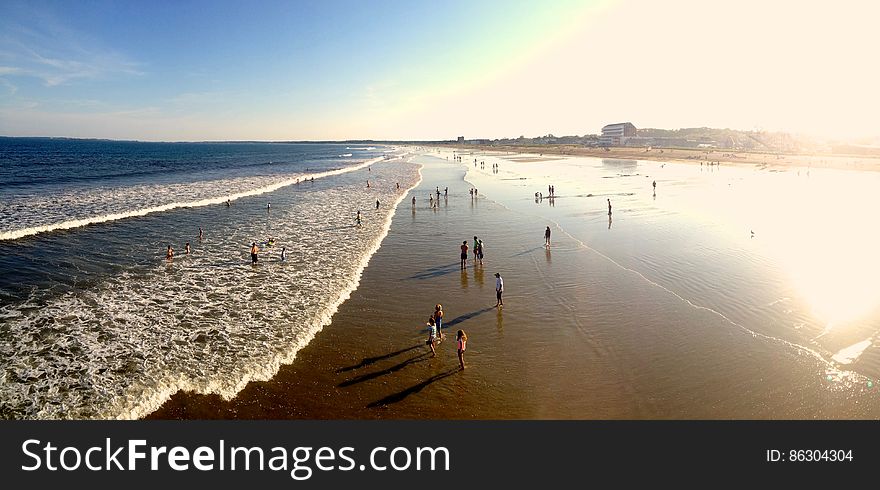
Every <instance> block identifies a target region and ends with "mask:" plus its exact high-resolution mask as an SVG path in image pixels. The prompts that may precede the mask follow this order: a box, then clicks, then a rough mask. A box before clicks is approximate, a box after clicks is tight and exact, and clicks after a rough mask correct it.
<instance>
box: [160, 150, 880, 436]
mask: <svg viewBox="0 0 880 490" xmlns="http://www.w3.org/2000/svg"><path fill="white" fill-rule="evenodd" d="M436 155H437V156H422V157H418V158H416V159H415V160H414V162H416V163H420V164H422V165H423V168H422V169H421V173H422V182H421V184H420V185H419V186H418V187H417V188H416V189H414V190H413V191H411V193H410V194H408V195H407V196H406V197H405V198H404V200H403V201H402V202H401V204H400V205H399V207H398V208H397V211H396V213H395V215H394V218H393V222H392V225H391V229H390V231H389V234H388V236H387V237H386V239H385V240H384V242H383V243H382V245H381V248H380V249H379V250H378V252H377V253H376V254H375V255H374V256H373V257H372V259H371V260H370V262H369V265H368V267H367V268H366V269H365V271H364V274H363V277H362V278H361V281H360V285H359V286H358V288H357V290H356V291H355V292H354V293H353V294H352V296H351V298H350V299H349V300H348V301H346V302H345V303H343V304H342V305H341V306H340V308H339V310H338V311H337V313H336V314H335V315H334V317H333V319H332V322H331V324H330V325H328V326H327V327H325V328H324V329H323V330H322V331H320V332H319V333H318V334H317V335H316V336H315V338H314V339H313V340H312V341H311V342H310V343H309V344H308V345H307V346H306V347H304V348H303V349H302V350H301V351H299V352H298V354H297V356H296V359H295V360H294V361H293V362H292V364H289V365H285V366H282V367H281V369H280V371H279V373H278V374H277V375H276V376H275V377H274V378H273V379H271V380H270V381H267V382H252V383H250V384H248V385H247V387H245V388H244V389H243V390H242V391H241V392H240V393H239V394H238V395H237V396H236V397H235V398H233V399H232V400H229V401H225V400H223V399H221V398H220V397H219V396H202V395H195V394H192V393H185V392H180V393H177V394H176V395H174V396H173V397H172V398H171V400H170V401H168V402H167V403H165V404H164V405H163V406H162V407H161V408H160V409H159V410H158V411H156V412H154V413H153V414H151V415H150V416H149V418H154V419H165V418H170V419H203V418H205V419H213V418H244V419H266V418H268V419H286V418H307V419H346V418H358V419H386V418H390V419H401V418H429V419H464V418H478V419H516V418H524V419H535V418H539V419H605V418H611V419H614V418H625V419H631V418H649V419H650V418H677V419H694V418H697V419H700V418H770V419H773V418H863V417H876V416H878V415H880V405H878V404H877V403H876V402H875V395H874V394H873V393H871V392H870V391H866V390H862V389H859V388H858V386H857V385H858V381H856V382H846V383H843V384H841V385H835V386H832V387H829V383H828V380H830V379H831V374H829V375H828V379H826V377H825V373H826V372H828V373H832V372H836V371H835V370H834V366H832V365H831V363H829V362H828V361H826V360H825V358H824V357H823V355H821V354H817V353H816V352H814V351H813V349H814V348H813V347H811V345H810V344H809V343H807V344H804V345H802V344H799V343H797V341H796V340H791V339H790V338H788V337H786V336H785V335H778V334H775V333H773V332H771V331H766V332H765V331H762V330H760V329H756V330H752V329H750V328H749V326H750V325H749V324H748V311H747V310H748V307H743V308H742V310H743V319H740V318H739V317H738V316H736V314H730V313H727V314H723V313H721V311H724V310H723V309H722V308H720V307H719V308H715V307H713V306H711V304H710V306H702V305H699V304H696V303H695V302H694V301H692V300H690V299H688V298H687V294H686V293H685V292H677V291H675V290H673V288H671V287H667V286H664V285H663V281H662V280H660V279H652V278H651V277H650V276H649V275H647V274H646V273H643V272H640V271H639V270H638V269H637V268H636V266H635V265H631V264H628V263H625V262H623V261H622V260H621V259H618V260H615V259H613V258H611V257H610V256H609V255H607V254H606V253H603V252H601V251H600V250H601V247H602V246H604V245H603V243H602V241H603V240H608V239H614V238H602V237H614V236H615V235H613V234H612V231H613V232H614V233H620V234H621V235H617V236H618V237H620V238H617V239H622V240H624V241H623V242H620V243H623V244H628V245H625V246H627V247H633V244H635V243H638V241H637V239H635V238H633V237H631V236H628V235H627V234H626V233H627V231H619V232H618V231H617V228H620V227H621V226H624V227H625V226H626V225H620V224H617V225H615V226H616V227H617V228H614V229H612V222H611V220H610V219H608V220H607V225H606V219H605V217H604V215H603V214H602V213H604V210H601V209H600V210H599V211H598V212H596V213H588V214H587V215H582V214H580V213H578V214H576V215H573V214H571V210H572V209H573V208H568V207H567V206H571V205H572V203H578V202H580V201H574V200H567V201H566V200H564V199H562V198H560V199H559V202H560V204H559V205H557V206H555V207H549V206H546V205H545V206H541V207H540V209H541V210H542V211H541V212H540V213H539V212H533V211H529V210H528V209H529V208H527V207H526V205H528V204H529V201H530V200H529V199H528V198H526V199H524V200H519V198H516V197H510V198H509V199H512V200H509V201H506V202H509V203H511V204H510V205H503V204H501V203H500V202H499V201H496V200H494V199H493V193H495V195H496V196H497V197H498V198H499V199H500V198H501V197H502V196H501V195H500V194H497V193H500V192H504V191H503V190H502V189H503V188H502V187H500V186H501V185H502V184H503V182H502V180H503V179H501V178H500V176H495V175H492V174H489V173H488V171H486V172H483V173H481V174H479V175H476V177H479V178H481V179H484V180H483V182H485V184H483V183H481V184H480V186H483V185H486V186H487V187H486V188H485V189H479V191H480V196H479V197H478V198H477V199H471V197H470V196H469V194H468V190H469V189H470V188H471V187H472V185H471V182H468V181H465V180H464V179H465V173H466V170H467V168H466V167H469V165H467V164H466V165H462V164H458V163H455V162H453V161H452V160H451V159H446V158H445V156H444V155H445V154H443V153H437V154H436ZM446 156H448V155H446ZM492 161H495V160H492ZM493 174H494V172H493ZM490 178H495V179H496V180H495V181H494V183H493V182H491V181H490V180H488V179H490ZM496 185H497V186H496ZM438 186H439V188H440V189H441V198H440V206H439V208H437V209H431V208H430V207H429V206H428V202H429V201H428V196H429V193H431V192H433V190H434V189H435V187H438ZM446 187H448V188H449V196H448V198H446V199H444V198H443V197H442V190H443V189H444V188H446ZM517 192H519V191H517ZM525 192H526V191H524V194H523V195H524V196H528V195H529V194H525ZM413 195H414V196H415V197H416V206H415V207H413V206H412V205H411V198H412V196H413ZM655 198H656V196H655ZM615 199H618V198H615ZM502 201H503V199H502ZM602 202H603V203H604V199H602ZM517 203H521V204H517ZM536 204H537V201H536ZM520 206H521V207H520ZM600 206H601V205H600ZM535 209H537V208H535ZM617 209H619V208H615V213H616V214H615V220H616V221H618V220H626V219H627V218H626V216H627V215H626V213H627V210H626V208H623V209H622V210H621V211H617ZM541 213H556V214H557V215H558V217H557V218H545V216H551V215H546V214H544V215H542V214H541ZM619 213H623V214H621V217H620V218H617V214H619ZM571 217H575V218H577V220H578V222H582V223H583V226H585V227H587V228H585V230H587V231H588V232H589V233H590V235H589V236H595V237H596V238H595V239H593V238H588V239H586V240H585V239H581V238H579V236H583V235H581V233H582V232H581V231H578V230H576V229H574V228H571V226H574V225H570V224H568V223H569V221H565V220H570V218H571ZM560 223H564V225H561V224H560ZM623 223H626V221H623ZM546 226H550V227H551V229H552V231H553V245H552V248H551V249H549V250H548V249H545V247H544V246H543V232H544V229H545V227H546ZM577 226H581V225H577ZM566 227H568V229H566ZM589 230H593V231H589ZM624 230H625V229H624ZM474 235H477V236H478V237H480V238H481V239H483V240H484V242H485V250H486V253H485V260H484V265H483V266H482V267H481V266H476V267H475V266H474V264H473V260H472V258H473V256H472V255H471V256H470V257H469V260H468V267H467V268H466V269H465V270H461V269H460V266H459V262H458V252H459V250H458V246H459V245H460V244H461V242H462V241H463V240H468V242H469V244H470V243H471V242H472V240H473V236H474ZM612 243H618V242H612ZM615 246H620V245H615ZM496 272H499V273H500V274H501V275H502V277H503V278H504V281H505V291H506V292H505V296H504V297H505V306H504V308H503V309H496V308H494V304H495V294H494V273H496ZM704 287H705V288H707V289H706V290H711V289H712V288H713V286H712V285H711V284H708V283H707V284H706V285H705V286H704ZM722 294H726V293H722ZM730 294H735V293H730ZM436 303H441V304H443V309H444V311H445V319H446V321H445V324H444V331H445V332H446V334H447V335H449V336H448V337H447V338H446V341H444V342H443V343H441V344H440V345H438V347H437V352H438V354H437V357H436V358H431V357H430V352H429V349H428V347H427V346H426V345H425V339H426V335H427V331H426V329H425V322H426V320H427V319H428V317H429V315H430V314H431V312H432V311H433V306H434V304H436ZM707 304H708V303H707ZM458 329H463V330H465V331H466V332H467V334H468V337H469V342H468V349H467V353H466V356H465V359H466V362H467V366H468V367H467V369H466V370H464V371H460V370H459V367H458V360H457V357H456V349H455V342H454V339H453V337H452V336H453V335H454V332H455V331H456V330H458ZM771 379H772V381H771Z"/></svg>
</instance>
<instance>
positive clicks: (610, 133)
mask: <svg viewBox="0 0 880 490" xmlns="http://www.w3.org/2000/svg"><path fill="white" fill-rule="evenodd" d="M455 143H458V144H468V145H490V146H540V145H555V146H559V145H574V146H580V147H592V148H602V147H606V148H610V147H629V148H682V149H719V150H734V151H756V152H770V153H800V152H811V153H833V154H849V155H872V156H880V146H876V145H872V144H871V143H872V142H868V141H859V142H845V143H844V142H826V141H817V140H815V139H811V138H807V137H804V136H798V135H793V134H790V133H785V132H767V131H741V130H736V129H717V128H707V127H702V128H681V129H657V128H641V129H640V128H637V127H636V126H635V125H634V124H633V123H631V122H621V123H612V124H607V125H605V126H603V127H602V129H601V131H600V132H599V133H597V134H585V135H583V136H577V135H574V136H555V135H553V134H548V135H545V136H538V137H534V138H526V137H524V136H520V137H518V138H500V139H466V138H465V137H464V136H459V137H458V138H457V139H456V140H455Z"/></svg>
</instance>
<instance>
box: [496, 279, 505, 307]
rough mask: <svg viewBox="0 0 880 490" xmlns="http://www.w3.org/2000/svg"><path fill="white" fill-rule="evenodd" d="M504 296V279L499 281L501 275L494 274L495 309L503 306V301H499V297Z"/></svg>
mask: <svg viewBox="0 0 880 490" xmlns="http://www.w3.org/2000/svg"><path fill="white" fill-rule="evenodd" d="M502 294H504V279H501V274H499V273H497V272H496V273H495V297H496V298H497V299H498V301H497V302H496V303H495V307H496V308H498V307H501V306H504V300H502V299H501V295H502Z"/></svg>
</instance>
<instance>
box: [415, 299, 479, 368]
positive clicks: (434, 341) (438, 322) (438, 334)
mask: <svg viewBox="0 0 880 490" xmlns="http://www.w3.org/2000/svg"><path fill="white" fill-rule="evenodd" d="M442 328H443V305H440V304H438V305H437V306H435V307H434V313H432V314H431V317H430V318H428V339H427V340H425V344H426V345H427V346H428V347H430V348H431V357H436V356H437V349H436V346H437V345H438V344H440V343H441V342H443V329H442ZM467 340H468V337H467V334H466V333H465V332H464V330H459V331H458V332H456V334H455V342H456V344H457V350H458V365H459V366H460V368H461V369H464V368H465V365H464V351H465V350H467Z"/></svg>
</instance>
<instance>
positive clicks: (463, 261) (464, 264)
mask: <svg viewBox="0 0 880 490" xmlns="http://www.w3.org/2000/svg"><path fill="white" fill-rule="evenodd" d="M168 248H171V246H170V245H169V246H168ZM467 255H468V246H467V240H465V241H463V242H461V268H462V269H464V268H465V267H467Z"/></svg>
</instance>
